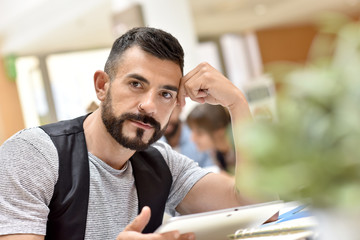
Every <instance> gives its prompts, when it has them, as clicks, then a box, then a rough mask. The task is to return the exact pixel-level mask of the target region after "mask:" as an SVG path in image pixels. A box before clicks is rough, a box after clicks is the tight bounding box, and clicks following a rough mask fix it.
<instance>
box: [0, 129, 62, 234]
mask: <svg viewBox="0 0 360 240" xmlns="http://www.w3.org/2000/svg"><path fill="white" fill-rule="evenodd" d="M0 166H1V167H0V183H1V184H0V235H7V234H19V233H26V234H30V233H32V234H39V235H45V233H46V222H47V216H48V213H49V208H48V205H49V203H50V200H51V198H52V195H53V191H54V186H55V183H56V181H57V178H58V172H57V169H58V161H57V151H56V148H55V147H54V145H53V144H52V141H51V139H50V138H49V137H48V135H46V134H45V133H44V132H43V131H42V130H41V129H40V128H32V129H27V130H23V131H21V132H19V133H17V134H15V135H14V136H13V137H11V138H10V139H8V140H7V141H6V142H5V143H4V144H3V145H2V146H1V147H0Z"/></svg>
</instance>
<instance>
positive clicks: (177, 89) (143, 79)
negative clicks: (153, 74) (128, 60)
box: [127, 73, 179, 92]
mask: <svg viewBox="0 0 360 240" xmlns="http://www.w3.org/2000/svg"><path fill="white" fill-rule="evenodd" d="M127 77H129V78H135V79H137V80H139V81H141V82H144V83H146V84H150V81H149V80H147V79H146V78H144V77H143V76H141V75H139V74H136V73H130V74H128V75H127ZM161 88H164V89H167V90H170V91H174V92H178V91H179V88H178V87H176V86H173V85H163V86H161Z"/></svg>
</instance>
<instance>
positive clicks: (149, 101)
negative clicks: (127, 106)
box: [139, 91, 156, 116]
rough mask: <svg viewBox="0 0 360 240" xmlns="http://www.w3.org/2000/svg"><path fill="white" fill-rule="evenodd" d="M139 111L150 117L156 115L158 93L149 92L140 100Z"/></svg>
mask: <svg viewBox="0 0 360 240" xmlns="http://www.w3.org/2000/svg"><path fill="white" fill-rule="evenodd" d="M139 106H140V107H139V110H140V111H142V112H143V113H146V114H148V115H150V116H151V115H153V114H155V113H156V93H155V92H153V91H149V92H147V93H146V94H144V96H142V98H141V100H140V105H139Z"/></svg>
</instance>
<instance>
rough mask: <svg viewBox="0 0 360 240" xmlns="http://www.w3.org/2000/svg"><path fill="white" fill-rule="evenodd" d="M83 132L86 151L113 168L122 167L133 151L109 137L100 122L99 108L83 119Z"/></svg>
mask: <svg viewBox="0 0 360 240" xmlns="http://www.w3.org/2000/svg"><path fill="white" fill-rule="evenodd" d="M84 133H85V139H86V145H87V148H88V151H89V152H91V153H92V154H93V155H95V156H96V157H98V158H99V159H101V160H102V161H104V162H105V163H106V164H108V165H109V166H111V167H112V168H114V169H122V168H123V166H124V165H125V164H126V162H127V161H128V160H129V159H130V157H131V156H132V155H134V153H135V151H134V150H130V149H128V148H124V147H123V146H121V145H120V144H119V143H118V142H116V141H115V140H114V139H113V138H112V137H111V135H110V134H109V133H108V132H107V130H106V128H105V126H104V124H103V122H102V119H101V114H100V110H97V111H95V112H94V113H92V114H90V115H89V116H88V117H87V118H86V119H85V121H84Z"/></svg>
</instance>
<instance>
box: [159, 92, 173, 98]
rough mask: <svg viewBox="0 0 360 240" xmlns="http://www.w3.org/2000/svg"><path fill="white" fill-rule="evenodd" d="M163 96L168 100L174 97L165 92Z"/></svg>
mask: <svg viewBox="0 0 360 240" xmlns="http://www.w3.org/2000/svg"><path fill="white" fill-rule="evenodd" d="M162 96H163V97H164V98H166V99H172V97H173V95H172V94H171V93H169V92H163V93H162Z"/></svg>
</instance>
